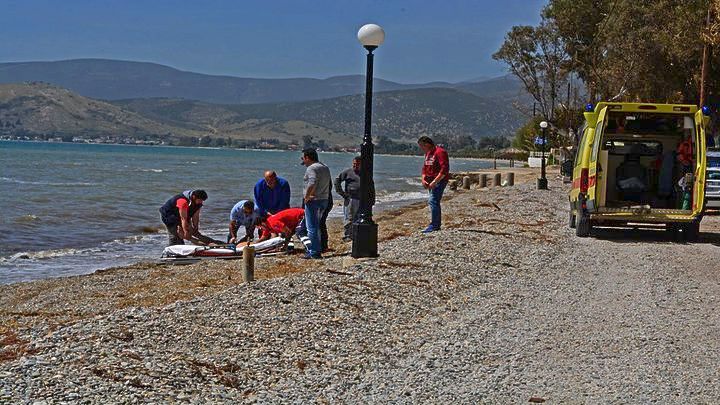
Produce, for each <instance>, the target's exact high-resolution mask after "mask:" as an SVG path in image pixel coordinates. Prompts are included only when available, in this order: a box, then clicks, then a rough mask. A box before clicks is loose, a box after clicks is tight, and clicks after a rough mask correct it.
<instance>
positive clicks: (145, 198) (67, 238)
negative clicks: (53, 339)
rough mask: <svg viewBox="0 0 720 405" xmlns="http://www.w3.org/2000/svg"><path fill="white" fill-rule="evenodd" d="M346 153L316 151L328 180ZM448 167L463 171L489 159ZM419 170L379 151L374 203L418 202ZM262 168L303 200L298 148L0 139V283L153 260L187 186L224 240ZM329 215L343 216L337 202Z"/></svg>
mask: <svg viewBox="0 0 720 405" xmlns="http://www.w3.org/2000/svg"><path fill="white" fill-rule="evenodd" d="M353 156H354V155H353V154H350V153H320V160H321V161H322V162H324V163H325V164H326V165H328V166H329V167H330V170H331V172H332V173H333V176H335V175H337V174H338V173H339V172H340V171H342V170H344V169H346V168H348V167H349V166H350V164H351V160H352V157H353ZM450 164H451V170H453V171H464V170H479V169H484V168H488V167H490V165H491V164H492V163H489V162H486V161H482V160H476V159H452V158H451V163H450ZM421 166H422V158H421V157H420V156H386V155H376V156H375V172H374V176H375V186H376V193H377V205H376V206H375V207H374V209H375V210H376V211H378V210H386V209H392V208H396V207H399V206H402V205H404V204H408V203H410V202H414V201H419V200H423V199H425V198H426V193H425V192H424V190H423V189H422V186H421V184H420V181H419V171H420V168H421ZM265 170H275V171H276V172H277V173H278V175H279V176H281V177H283V178H285V179H287V180H288V181H289V182H290V186H291V192H292V199H291V205H292V206H300V204H301V195H302V177H303V173H304V171H305V168H304V167H302V166H301V165H300V153H299V152H293V151H268V150H242V149H228V148H217V149H214V148H183V147H169V146H168V147H165V146H135V145H104V144H78V143H51V142H22V141H0V196H2V199H3V203H2V205H3V206H4V207H5V208H4V209H3V210H2V211H3V212H2V214H0V284H8V283H14V282H21V281H30V280H36V279H43V278H49V277H63V276H71V275H78V274H87V273H92V272H94V271H96V270H99V269H104V268H108V267H115V266H122V265H128V264H132V263H136V262H139V261H143V260H154V259H158V258H159V257H160V254H161V253H162V250H163V248H164V246H165V244H166V241H167V236H166V231H165V228H164V226H163V225H162V222H161V221H160V214H159V212H158V209H159V207H160V206H161V205H162V204H163V203H164V202H165V201H166V200H167V199H168V198H170V197H172V196H173V195H175V194H177V193H180V192H182V191H184V190H188V189H204V190H206V191H207V193H208V195H209V198H208V200H207V201H206V202H205V204H204V206H203V209H202V212H201V219H200V228H201V231H202V232H203V233H204V234H206V235H208V236H211V237H213V238H216V239H221V240H225V239H226V235H227V226H228V222H229V214H230V209H231V208H232V206H233V205H234V204H235V203H236V202H237V201H239V200H242V199H248V198H252V191H253V186H254V184H255V183H256V182H257V181H258V180H259V179H260V178H262V175H263V172H264V171H265ZM335 197H336V200H335V202H336V204H338V203H339V202H340V201H339V200H340V198H339V197H337V196H335ZM331 215H332V216H341V215H342V207H341V206H339V205H336V206H335V208H334V209H333V211H332V213H331Z"/></svg>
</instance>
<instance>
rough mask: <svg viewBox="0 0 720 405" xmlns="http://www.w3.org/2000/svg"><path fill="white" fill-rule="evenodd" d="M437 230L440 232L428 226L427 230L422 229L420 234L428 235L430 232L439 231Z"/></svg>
mask: <svg viewBox="0 0 720 405" xmlns="http://www.w3.org/2000/svg"><path fill="white" fill-rule="evenodd" d="M439 230H440V229H439V228H435V227H434V226H432V225H428V227H427V228H425V229H423V230H422V231H420V232H422V233H430V232H435V231H439Z"/></svg>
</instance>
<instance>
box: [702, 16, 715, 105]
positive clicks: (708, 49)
mask: <svg viewBox="0 0 720 405" xmlns="http://www.w3.org/2000/svg"><path fill="white" fill-rule="evenodd" d="M712 6H713V5H712V3H711V4H710V5H709V6H708V12H707V19H706V20H705V29H706V30H709V29H710V23H711V19H712ZM711 53H712V47H711V46H710V41H709V39H707V38H706V39H705V46H704V47H703V59H702V71H701V74H700V106H701V107H702V106H704V105H705V104H706V103H707V89H706V87H707V77H708V71H709V70H710V66H709V65H710V62H709V60H710V54H711Z"/></svg>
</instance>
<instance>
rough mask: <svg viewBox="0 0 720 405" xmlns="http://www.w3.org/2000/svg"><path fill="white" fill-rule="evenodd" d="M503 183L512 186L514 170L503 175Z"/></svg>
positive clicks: (513, 183)
mask: <svg viewBox="0 0 720 405" xmlns="http://www.w3.org/2000/svg"><path fill="white" fill-rule="evenodd" d="M505 185H506V186H514V185H515V173H514V172H508V173H507V174H506V175H505Z"/></svg>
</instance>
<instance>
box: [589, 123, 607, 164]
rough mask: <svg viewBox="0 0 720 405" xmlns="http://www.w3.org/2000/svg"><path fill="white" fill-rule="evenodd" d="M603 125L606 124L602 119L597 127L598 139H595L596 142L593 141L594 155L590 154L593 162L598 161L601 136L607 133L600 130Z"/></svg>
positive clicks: (596, 134)
mask: <svg viewBox="0 0 720 405" xmlns="http://www.w3.org/2000/svg"><path fill="white" fill-rule="evenodd" d="M603 125H605V122H603V121H600V122H598V123H597V126H596V127H595V137H597V138H598V139H595V142H594V143H593V148H592V155H590V161H591V162H595V161H597V157H598V151H599V149H600V137H601V136H602V135H603V134H604V133H605V131H600V129H601V128H603Z"/></svg>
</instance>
